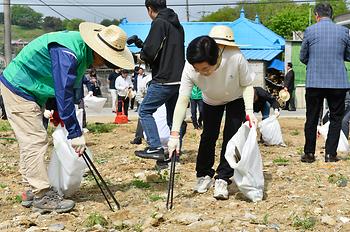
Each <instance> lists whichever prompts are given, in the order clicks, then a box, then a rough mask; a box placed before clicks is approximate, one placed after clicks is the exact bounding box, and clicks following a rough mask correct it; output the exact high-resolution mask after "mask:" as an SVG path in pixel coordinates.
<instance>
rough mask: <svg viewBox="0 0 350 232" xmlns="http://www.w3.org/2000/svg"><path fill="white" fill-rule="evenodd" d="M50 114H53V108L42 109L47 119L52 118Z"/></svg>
mask: <svg viewBox="0 0 350 232" xmlns="http://www.w3.org/2000/svg"><path fill="white" fill-rule="evenodd" d="M52 115H53V110H51V111H50V110H45V111H44V117H45V118H47V119H50V118H52Z"/></svg>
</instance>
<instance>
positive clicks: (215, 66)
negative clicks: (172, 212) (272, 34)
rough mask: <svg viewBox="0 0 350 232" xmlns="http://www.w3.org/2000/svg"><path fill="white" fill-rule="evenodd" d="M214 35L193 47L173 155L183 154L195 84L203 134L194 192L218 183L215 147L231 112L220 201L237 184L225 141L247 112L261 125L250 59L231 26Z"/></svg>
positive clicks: (173, 138)
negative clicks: (184, 125) (199, 93)
mask: <svg viewBox="0 0 350 232" xmlns="http://www.w3.org/2000/svg"><path fill="white" fill-rule="evenodd" d="M209 36H210V37H209ZM209 36H200V37H197V38H195V39H194V40H192V41H191V42H190V44H189V45H188V48H187V53H186V58H187V62H186V64H185V67H184V70H183V73H182V79H181V86H180V91H179V99H178V100H177V103H176V107H175V112H174V120H173V126H172V130H171V136H170V138H169V143H168V149H169V155H171V154H172V152H173V151H174V150H176V152H177V153H179V152H180V141H179V131H180V125H181V123H182V121H183V119H184V118H185V115H186V108H187V104H188V101H189V98H190V96H191V91H192V88H193V86H194V85H197V86H198V87H199V88H200V89H201V90H202V96H203V132H202V135H201V140H200V143H199V149H198V156H197V163H196V171H197V184H196V186H195V187H194V190H195V191H196V192H198V193H204V192H206V191H207V190H208V189H209V188H210V187H211V186H212V184H213V179H212V178H213V176H214V174H215V170H214V169H213V165H214V161H215V146H216V141H217V139H218V137H219V133H220V126H221V120H222V118H223V115H224V111H226V113H225V126H224V131H223V142H222V146H221V153H220V164H219V166H218V168H217V170H216V172H217V176H216V177H215V179H216V180H215V191H214V197H215V198H216V199H222V200H224V199H228V190H227V185H228V184H230V183H231V182H232V181H231V180H230V178H231V177H232V176H233V171H234V170H233V169H232V168H231V167H230V165H229V164H228V162H227V160H226V159H225V152H226V145H227V143H228V141H229V140H230V139H231V138H232V136H233V135H234V134H235V133H236V132H237V131H238V129H239V128H240V126H241V125H242V123H243V122H244V121H245V118H246V115H247V116H249V117H248V118H249V119H250V123H254V124H256V123H257V121H256V118H255V116H254V113H253V97H254V89H253V86H252V82H253V80H254V76H255V75H253V74H252V73H251V72H250V70H249V66H248V62H247V61H246V60H245V59H244V56H243V54H242V53H241V51H240V49H239V48H238V45H237V44H236V43H235V42H234V36H233V31H232V29H231V28H230V27H228V26H221V25H220V26H214V27H213V28H212V29H211V31H210V33H209ZM214 39H215V40H214Z"/></svg>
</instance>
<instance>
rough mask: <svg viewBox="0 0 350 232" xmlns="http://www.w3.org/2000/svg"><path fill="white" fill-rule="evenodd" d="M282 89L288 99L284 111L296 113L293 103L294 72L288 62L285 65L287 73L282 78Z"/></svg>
mask: <svg viewBox="0 0 350 232" xmlns="http://www.w3.org/2000/svg"><path fill="white" fill-rule="evenodd" d="M284 89H285V90H286V91H288V92H289V95H290V98H289V100H288V101H287V102H286V106H285V108H284V109H285V110H288V111H296V109H295V103H294V96H293V92H294V89H295V87H294V70H293V64H292V63H291V62H288V64H287V73H286V75H285V76H284Z"/></svg>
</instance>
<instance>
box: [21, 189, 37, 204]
mask: <svg viewBox="0 0 350 232" xmlns="http://www.w3.org/2000/svg"><path fill="white" fill-rule="evenodd" d="M21 198H22V202H21V205H22V206H23V207H26V208H30V207H31V206H32V204H33V200H34V193H33V191H32V190H27V191H24V192H23V193H22V196H21Z"/></svg>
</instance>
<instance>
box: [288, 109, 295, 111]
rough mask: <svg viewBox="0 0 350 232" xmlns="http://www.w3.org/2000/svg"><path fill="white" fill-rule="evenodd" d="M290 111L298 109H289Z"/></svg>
mask: <svg viewBox="0 0 350 232" xmlns="http://www.w3.org/2000/svg"><path fill="white" fill-rule="evenodd" d="M288 111H297V110H296V109H289V110H288Z"/></svg>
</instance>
